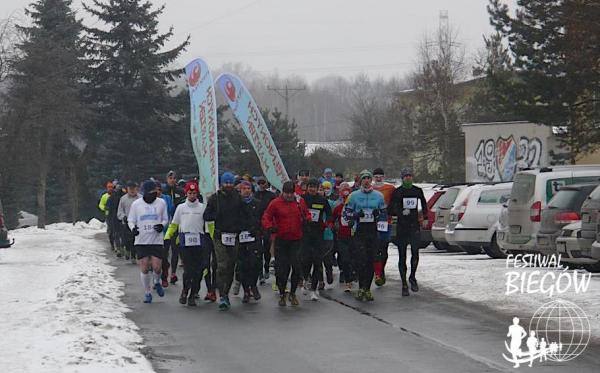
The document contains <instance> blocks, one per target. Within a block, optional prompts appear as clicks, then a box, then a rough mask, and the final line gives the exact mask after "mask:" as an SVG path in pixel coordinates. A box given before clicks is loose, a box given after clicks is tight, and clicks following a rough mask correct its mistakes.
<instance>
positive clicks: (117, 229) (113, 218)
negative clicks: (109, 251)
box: [106, 181, 126, 258]
mask: <svg viewBox="0 0 600 373" xmlns="http://www.w3.org/2000/svg"><path fill="white" fill-rule="evenodd" d="M125 193H126V191H124V190H123V186H122V185H121V183H120V182H119V181H117V182H116V183H114V189H113V192H112V193H111V194H110V196H109V197H108V200H107V201H106V224H107V225H108V224H110V226H111V227H112V228H111V234H110V237H109V239H110V242H111V246H113V247H114V249H115V251H116V253H117V258H121V257H123V251H124V248H123V243H122V242H121V236H122V233H121V228H122V227H123V224H122V223H121V221H120V220H119V218H118V217H117V210H118V209H119V201H120V200H121V197H122V196H123V195H124V194H125Z"/></svg>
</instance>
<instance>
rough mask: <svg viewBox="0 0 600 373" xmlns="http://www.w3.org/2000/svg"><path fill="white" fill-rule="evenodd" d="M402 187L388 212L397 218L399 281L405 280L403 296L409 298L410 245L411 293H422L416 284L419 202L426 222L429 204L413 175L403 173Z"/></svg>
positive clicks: (395, 194) (393, 197) (394, 197)
mask: <svg viewBox="0 0 600 373" xmlns="http://www.w3.org/2000/svg"><path fill="white" fill-rule="evenodd" d="M401 175H402V185H401V186H399V187H398V188H396V190H395V191H394V193H393V195H392V200H391V202H390V206H389V208H388V210H389V213H390V215H395V216H398V225H397V227H396V246H398V254H399V257H400V258H399V262H398V268H399V269H400V277H401V279H402V295H403V296H408V295H409V291H408V283H407V282H406V271H407V268H406V247H407V246H408V245H410V253H411V258H410V277H409V282H410V289H411V290H412V291H414V292H417V291H419V286H418V284H417V278H416V274H417V266H418V265H419V243H420V236H419V235H420V233H421V228H420V224H419V210H418V206H419V202H420V203H421V209H422V211H423V217H424V219H425V220H427V216H428V215H427V214H428V212H427V200H426V199H425V196H424V195H423V190H422V189H421V188H419V187H416V186H414V185H413V176H412V172H411V171H410V170H408V169H404V170H402V173H401Z"/></svg>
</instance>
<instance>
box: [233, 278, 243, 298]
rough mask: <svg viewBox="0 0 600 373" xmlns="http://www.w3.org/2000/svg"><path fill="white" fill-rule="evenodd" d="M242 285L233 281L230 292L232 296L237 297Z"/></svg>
mask: <svg viewBox="0 0 600 373" xmlns="http://www.w3.org/2000/svg"><path fill="white" fill-rule="evenodd" d="M241 285H242V283H241V282H239V281H234V282H233V287H232V288H231V291H232V292H233V295H239V294H240V286H241Z"/></svg>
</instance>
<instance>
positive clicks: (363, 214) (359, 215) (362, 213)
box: [356, 210, 365, 218]
mask: <svg viewBox="0 0 600 373" xmlns="http://www.w3.org/2000/svg"><path fill="white" fill-rule="evenodd" d="M356 216H358V217H359V218H364V217H365V212H364V211H363V210H360V211H359V212H358V214H356Z"/></svg>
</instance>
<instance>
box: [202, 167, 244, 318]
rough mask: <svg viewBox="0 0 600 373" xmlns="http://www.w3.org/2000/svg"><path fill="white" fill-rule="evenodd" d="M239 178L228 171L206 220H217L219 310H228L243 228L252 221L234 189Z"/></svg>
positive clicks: (212, 198)
mask: <svg viewBox="0 0 600 373" xmlns="http://www.w3.org/2000/svg"><path fill="white" fill-rule="evenodd" d="M234 181H235V176H234V175H233V174H232V173H231V172H225V173H224V174H223V175H222V176H221V190H219V191H218V192H217V193H215V194H213V195H212V196H210V198H209V199H208V203H207V205H206V210H205V211H204V220H205V221H214V224H215V231H214V240H213V243H214V246H215V254H216V257H217V288H218V289H219V295H220V299H219V309H221V310H228V309H229V308H230V307H231V303H230V302H229V290H230V289H231V283H232V281H233V276H234V270H235V263H236V260H237V256H238V250H239V240H238V235H239V234H240V227H241V226H242V224H243V222H245V221H248V220H249V219H250V217H249V216H247V213H246V211H247V210H246V207H245V206H244V202H243V201H242V198H241V197H240V195H239V194H238V193H237V192H236V191H235V190H234V189H233V183H234Z"/></svg>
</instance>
